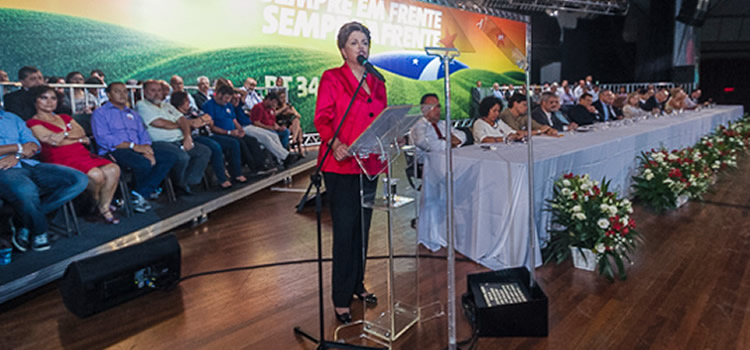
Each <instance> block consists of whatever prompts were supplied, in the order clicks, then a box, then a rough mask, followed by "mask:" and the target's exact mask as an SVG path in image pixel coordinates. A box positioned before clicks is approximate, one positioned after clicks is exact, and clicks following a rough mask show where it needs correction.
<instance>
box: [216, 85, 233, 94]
mask: <svg viewBox="0 0 750 350" xmlns="http://www.w3.org/2000/svg"><path fill="white" fill-rule="evenodd" d="M232 94H234V88H232V87H231V86H229V85H221V86H219V88H218V89H216V96H219V95H232Z"/></svg>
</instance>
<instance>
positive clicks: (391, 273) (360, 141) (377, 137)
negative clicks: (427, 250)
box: [334, 105, 442, 348]
mask: <svg viewBox="0 0 750 350" xmlns="http://www.w3.org/2000/svg"><path fill="white" fill-rule="evenodd" d="M421 117H422V113H421V110H420V109H419V108H418V107H413V106H411V105H400V106H391V107H388V108H386V109H385V110H383V111H382V112H381V113H380V115H378V116H377V118H376V119H375V120H374V121H373V122H372V124H370V126H369V127H368V128H367V130H365V132H363V133H362V134H361V135H360V136H359V137H358V138H357V140H355V142H354V143H352V145H351V146H350V147H349V153H350V154H352V156H354V158H355V159H356V161H357V163H358V164H359V166H360V168H361V170H362V172H361V175H360V179H361V180H360V184H362V183H363V181H364V180H365V179H369V180H370V181H373V180H376V179H377V178H378V177H379V175H381V174H385V178H384V179H383V180H382V181H378V182H379V184H378V190H376V191H375V192H374V193H372V194H367V195H363V196H362V208H363V209H362V210H365V208H367V209H372V210H373V216H372V220H373V227H377V226H378V225H376V224H375V223H376V222H377V221H376V220H383V215H384V216H385V221H386V227H387V232H386V235H385V237H383V235H382V234H378V232H375V230H373V229H371V234H370V249H369V251H370V252H369V255H370V256H372V255H381V254H379V253H382V249H383V246H384V247H385V254H384V255H385V259H372V260H369V261H367V269H366V276H367V278H366V279H367V281H368V284H369V285H370V288H369V291H370V292H373V293H375V294H378V295H380V296H381V297H380V302H379V304H378V305H377V306H376V307H374V308H371V309H367V308H366V305H365V303H362V305H363V306H362V307H363V315H364V318H363V320H360V321H355V322H353V323H351V324H348V325H343V326H340V327H338V328H337V329H336V331H335V333H334V339H337V340H345V341H347V342H350V341H351V339H352V338H354V337H355V336H350V337H345V336H341V335H342V334H345V333H349V332H347V331H346V329H348V328H350V327H357V328H356V329H357V330H358V333H357V334H356V338H360V341H362V340H364V341H370V342H374V343H376V344H379V345H382V346H385V347H387V348H391V347H392V344H393V342H395V341H396V340H397V339H398V338H399V337H401V336H402V335H403V334H405V333H406V332H407V331H408V330H409V329H410V328H411V327H412V326H414V325H415V324H416V323H417V322H419V321H420V320H423V321H424V320H428V319H431V318H434V317H437V316H441V315H442V305H441V304H440V303H439V302H436V303H431V304H429V305H427V306H426V307H423V308H420V305H421V304H420V299H419V292H418V291H419V289H418V282H419V275H418V267H419V257H418V251H417V246H418V244H417V237H416V233H415V232H414V231H413V230H412V229H411V227H410V225H409V221H410V219H411V215H412V213H413V212H414V209H413V208H411V209H408V208H410V207H411V205H410V204H412V203H413V202H414V198H415V197H416V193H415V190H414V189H411V188H409V187H407V186H405V185H403V183H402V185H401V186H399V185H398V183H397V182H398V181H397V179H395V178H394V177H393V171H392V170H393V168H394V167H400V166H401V164H396V162H395V161H396V160H397V159H399V155H400V154H401V143H402V142H400V141H401V140H402V137H403V135H405V134H406V133H407V132H408V131H409V129H411V127H412V126H413V125H414V123H416V122H417V121H418V120H419V118H421ZM403 158H404V157H401V159H403ZM360 188H362V187H360ZM360 193H361V194H364V193H365V192H364V190H360ZM399 210H404V212H398V214H401V215H396V214H397V211H399ZM363 217H364V215H363ZM377 240H380V241H377ZM383 240H384V241H385V244H375V243H376V241H377V243H381V242H382V241H383ZM365 253H367V252H365ZM383 266H385V268H384V269H383V268H382V267H383ZM383 270H385V276H382V278H381V275H382V272H380V271H383ZM373 271H378V272H373ZM383 281H385V284H383V283H382V282H383ZM373 287H374V288H373ZM384 294H385V296H386V298H385V300H383V299H384V298H383V297H382V296H383V295H384Z"/></svg>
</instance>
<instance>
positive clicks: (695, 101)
mask: <svg viewBox="0 0 750 350" xmlns="http://www.w3.org/2000/svg"><path fill="white" fill-rule="evenodd" d="M702 94H703V92H702V91H701V89H695V90H693V92H691V93H690V95H688V97H687V98H686V99H685V109H696V108H698V106H700V104H701V102H700V98H701V95H702Z"/></svg>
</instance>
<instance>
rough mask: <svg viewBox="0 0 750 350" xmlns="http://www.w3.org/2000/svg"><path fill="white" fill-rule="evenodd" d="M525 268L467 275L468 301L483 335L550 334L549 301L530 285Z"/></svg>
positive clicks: (480, 334) (477, 328)
mask: <svg viewBox="0 0 750 350" xmlns="http://www.w3.org/2000/svg"><path fill="white" fill-rule="evenodd" d="M529 279H530V277H529V271H528V270H526V268H524V267H517V268H512V269H505V270H498V271H491V272H483V273H477V274H472V275H469V276H468V278H467V284H468V293H467V298H466V299H467V300H466V301H465V302H468V303H470V304H473V305H471V306H470V307H471V308H473V310H471V311H472V314H473V315H472V318H474V322H475V326H476V331H477V333H478V335H479V336H480V337H546V336H547V334H548V324H547V314H548V310H547V307H548V300H547V296H546V295H545V294H544V291H542V289H541V288H540V287H539V285H538V284H536V283H535V284H534V286H533V287H530V286H529Z"/></svg>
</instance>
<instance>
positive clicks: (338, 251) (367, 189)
mask: <svg viewBox="0 0 750 350" xmlns="http://www.w3.org/2000/svg"><path fill="white" fill-rule="evenodd" d="M323 178H324V179H325V184H326V192H327V196H328V200H329V203H330V207H331V219H332V220H333V273H332V275H333V281H332V284H331V286H332V289H333V305H334V306H335V307H349V304H351V302H352V297H353V295H354V294H355V293H356V294H361V293H364V292H365V286H364V283H363V281H364V278H365V262H364V259H363V258H364V257H363V252H364V254H365V255H366V254H367V244H368V241H369V239H370V221H371V220H372V209H365V208H362V205H361V201H360V194H359V193H360V192H359V190H360V183H359V182H360V177H359V175H342V174H335V173H327V172H325V173H323ZM377 186H378V182H377V179H376V180H373V181H369V180H368V179H367V178H366V177H363V187H364V193H365V196H367V195H368V194H370V195H372V194H374V193H375V190H376V189H377Z"/></svg>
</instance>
